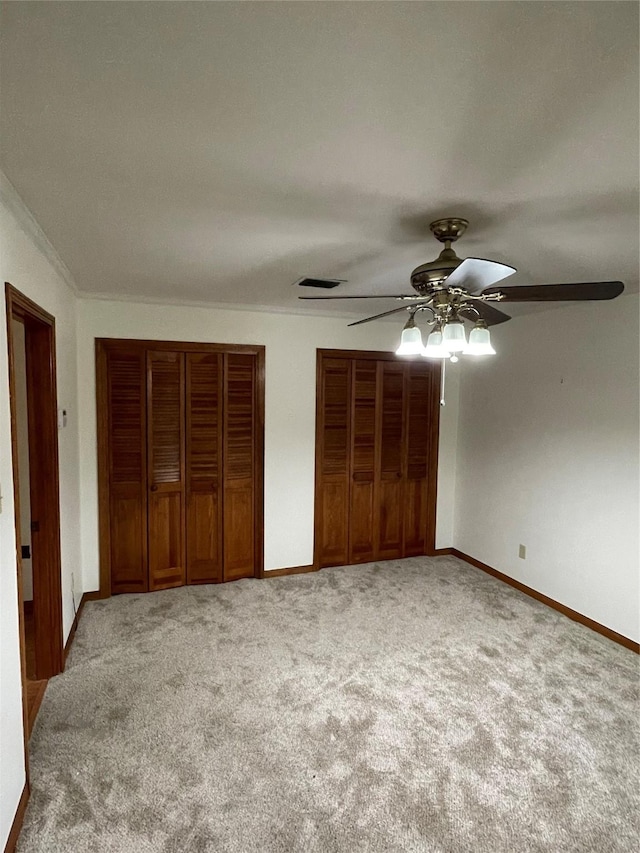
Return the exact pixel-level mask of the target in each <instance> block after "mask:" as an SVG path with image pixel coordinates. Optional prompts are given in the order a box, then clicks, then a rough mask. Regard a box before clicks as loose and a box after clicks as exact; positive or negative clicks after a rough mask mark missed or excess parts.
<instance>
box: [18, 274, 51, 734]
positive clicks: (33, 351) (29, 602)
mask: <svg viewBox="0 0 640 853" xmlns="http://www.w3.org/2000/svg"><path fill="white" fill-rule="evenodd" d="M5 294H6V305H7V338H8V347H9V389H10V399H11V430H12V456H13V477H14V499H15V526H16V545H17V558H18V559H17V563H18V599H19V607H20V614H19V616H20V633H21V642H20V647H21V656H22V677H23V705H24V712H25V713H24V717H25V730H26V732H27V733H30V731H31V728H32V727H33V722H34V721H35V716H36V714H37V711H38V708H39V706H40V702H41V701H42V697H43V695H44V691H45V688H46V684H47V680H48V679H49V678H51V677H52V676H54V675H57V674H58V673H59V672H62V669H63V645H62V594H61V577H60V507H59V485H58V482H59V480H58V430H57V421H58V419H57V394H56V375H55V365H56V360H55V320H54V318H53V317H52V316H51V315H50V314H48V313H47V312H46V311H44V310H43V309H42V308H40V307H39V306H38V305H36V304H35V303H34V302H32V301H31V300H30V299H28V298H27V297H26V296H24V295H23V294H21V293H20V292H19V291H17V290H16V289H15V288H13V287H12V286H11V285H10V284H6V285H5Z"/></svg>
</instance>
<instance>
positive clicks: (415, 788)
mask: <svg viewBox="0 0 640 853" xmlns="http://www.w3.org/2000/svg"><path fill="white" fill-rule="evenodd" d="M638 694H639V683H638V659H637V657H636V656H635V655H634V654H633V653H632V652H629V651H627V650H626V649H624V648H621V647H619V646H617V645H615V644H614V643H612V642H610V641H608V640H606V639H604V638H602V637H600V636H598V635H597V634H594V633H592V632H591V631H589V629H587V628H585V627H583V626H581V625H578V624H576V623H574V622H571V621H569V620H568V619H566V618H565V617H563V616H561V615H560V614H558V613H555V612H554V611H552V610H550V609H548V608H546V607H545V606H544V605H542V604H539V603H538V602H536V601H533V600H531V599H529V598H527V597H526V596H524V595H522V594H521V593H519V592H517V591H516V590H513V589H511V588H510V587H508V586H507V585H505V584H503V583H501V582H500V581H497V580H495V579H494V578H491V577H489V576H487V575H485V574H483V573H482V572H480V571H479V570H477V569H474V568H472V567H470V566H468V565H467V564H465V563H462V562H461V561H459V560H456V559H455V558H449V557H440V558H435V559H428V558H414V559H410V560H403V561H397V562H388V563H380V564H368V565H365V566H359V567H352V568H336V569H325V570H323V571H321V572H318V573H314V574H306V575H294V576H288V577H279V578H274V579H271V580H264V581H256V580H246V581H239V582H236V583H231V584H224V585H220V586H201V587H184V588H182V589H176V590H167V591H165V592H159V593H151V594H146V595H123V596H119V597H116V598H112V599H109V600H106V601H97V602H91V603H88V604H87V605H86V607H85V609H84V613H83V616H82V619H81V621H80V625H79V628H78V631H77V634H76V639H75V641H74V644H73V649H72V652H71V656H70V659H69V661H68V665H67V670H66V672H65V673H64V674H63V675H61V676H58V677H57V678H55V679H52V680H51V681H50V682H49V687H48V689H47V692H46V695H45V697H44V701H43V704H42V708H41V711H40V714H39V716H38V719H37V721H36V726H35V730H34V734H33V736H32V740H31V772H32V796H31V801H30V804H29V806H28V809H27V814H26V818H25V824H24V828H23V831H22V834H21V836H20V839H19V843H18V851H19V853H36V851H37V853H84V852H85V851H87V853H88V851H91V853H120V852H122V853H125V851H126V853H214V851H215V853H227V851H228V853H254V852H255V853H258V851H259V853H268V851H278V852H279V851H287V852H288V851H292V853H303V851H304V853H334V852H335V853H341V851H345V853H355V852H356V851H367V853H370V851H385V853H386V851H389V853H394V851H430V853H431V851H433V853H458V851H460V852H461V853H462V852H463V851H464V852H465V853H466V851H469V853H471V851H473V853H478V851H481V853H484V851H487V853H503V851H504V853H515V851H527V853H528V852H529V851H534V853H535V851H553V852H554V853H557V852H558V851H575V853H578V851H580V853H591V851H593V853H603V851H606V853H621V852H622V851H625V853H630V851H637V850H638V849H639V845H638V841H639V838H640V818H639V815H640V796H639V782H640V778H639V736H640V732H639V722H638V710H639V703H638V699H639V695H638Z"/></svg>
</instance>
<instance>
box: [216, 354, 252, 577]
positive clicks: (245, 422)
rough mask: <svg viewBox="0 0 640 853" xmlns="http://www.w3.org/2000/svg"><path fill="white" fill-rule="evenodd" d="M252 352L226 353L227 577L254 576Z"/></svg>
mask: <svg viewBox="0 0 640 853" xmlns="http://www.w3.org/2000/svg"><path fill="white" fill-rule="evenodd" d="M256 368H257V360H256V357H255V356H253V355H241V354H235V353H225V356H224V395H225V411H224V435H223V446H224V509H223V530H224V546H223V551H224V558H223V559H224V580H225V581H229V580H237V579H238V578H247V577H253V575H254V571H255V565H256V559H257V555H256V541H255V532H254V528H255V525H254V517H255V499H256V493H255V489H256V430H257V423H256V408H257V407H256V383H257V372H256Z"/></svg>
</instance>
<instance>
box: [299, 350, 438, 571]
mask: <svg viewBox="0 0 640 853" xmlns="http://www.w3.org/2000/svg"><path fill="white" fill-rule="evenodd" d="M328 358H332V359H338V358H344V359H350V360H355V359H361V360H371V361H391V362H396V363H398V362H400V363H405V362H417V363H424V360H423V359H422V357H421V356H403V357H402V358H398V356H397V355H396V354H395V353H393V352H387V351H384V352H381V351H373V350H345V349H320V348H319V349H317V350H316V431H315V438H316V448H315V484H314V513H313V566H314V569H319V568H320V532H321V531H320V511H319V510H320V489H321V483H322V476H321V460H322V455H323V432H322V429H321V417H320V415H321V412H322V409H323V405H324V400H323V395H322V384H323V383H322V368H323V362H324V359H328ZM433 366H434V371H435V372H436V381H435V382H434V383H433V387H432V399H431V418H430V422H429V433H430V434H429V467H428V473H427V518H426V531H425V556H433V555H435V553H436V509H437V498H438V450H439V438H440V378H441V374H442V361H441V360H439V361H438V362H437V363H434V365H433Z"/></svg>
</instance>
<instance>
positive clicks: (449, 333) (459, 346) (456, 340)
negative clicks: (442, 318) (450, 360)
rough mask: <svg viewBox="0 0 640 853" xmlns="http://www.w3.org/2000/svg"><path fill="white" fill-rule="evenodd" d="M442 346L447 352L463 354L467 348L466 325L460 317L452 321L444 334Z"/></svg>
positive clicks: (447, 325) (445, 328)
mask: <svg viewBox="0 0 640 853" xmlns="http://www.w3.org/2000/svg"><path fill="white" fill-rule="evenodd" d="M442 346H443V347H444V348H445V349H446V350H447V352H449V353H452V352H462V351H463V350H464V349H466V346H467V336H466V334H465V331H464V324H463V323H462V321H461V320H460V319H458V317H454V318H453V319H452V320H450V321H449V322H448V323H447V324H446V326H445V327H444V330H443V332H442Z"/></svg>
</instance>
